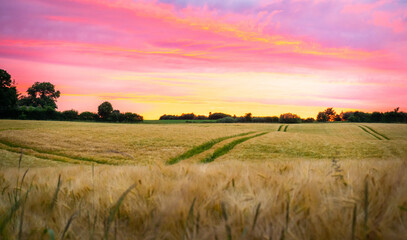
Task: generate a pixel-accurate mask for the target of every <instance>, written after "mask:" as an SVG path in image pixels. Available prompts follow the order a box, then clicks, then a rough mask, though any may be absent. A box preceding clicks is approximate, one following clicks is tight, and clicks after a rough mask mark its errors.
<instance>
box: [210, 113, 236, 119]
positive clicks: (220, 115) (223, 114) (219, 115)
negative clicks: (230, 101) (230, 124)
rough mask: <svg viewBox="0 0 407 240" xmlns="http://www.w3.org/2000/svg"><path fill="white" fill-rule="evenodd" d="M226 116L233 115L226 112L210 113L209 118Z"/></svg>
mask: <svg viewBox="0 0 407 240" xmlns="http://www.w3.org/2000/svg"><path fill="white" fill-rule="evenodd" d="M225 117H231V115H229V114H225V113H209V117H208V119H210V120H217V119H221V118H225Z"/></svg>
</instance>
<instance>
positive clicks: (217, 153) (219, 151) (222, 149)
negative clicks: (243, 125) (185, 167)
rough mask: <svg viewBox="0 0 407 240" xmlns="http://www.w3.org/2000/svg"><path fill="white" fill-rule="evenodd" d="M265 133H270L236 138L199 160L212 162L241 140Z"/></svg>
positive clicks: (257, 135) (260, 134)
mask: <svg viewBox="0 0 407 240" xmlns="http://www.w3.org/2000/svg"><path fill="white" fill-rule="evenodd" d="M267 133H270V132H262V133H259V134H256V135H254V136H249V137H243V138H239V139H236V140H234V141H232V142H230V143H228V144H226V145H225V146H223V147H220V148H218V149H216V150H215V152H213V154H212V155H210V156H208V157H206V158H205V159H203V160H201V162H202V163H210V162H213V161H214V160H215V159H216V158H218V157H220V156H223V155H225V154H227V153H228V152H230V151H231V150H232V149H233V148H234V147H235V146H236V145H238V144H240V143H243V142H245V141H247V140H250V139H252V138H255V137H260V136H263V135H265V134H267Z"/></svg>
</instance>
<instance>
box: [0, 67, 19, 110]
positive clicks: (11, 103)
mask: <svg viewBox="0 0 407 240" xmlns="http://www.w3.org/2000/svg"><path fill="white" fill-rule="evenodd" d="M17 101H18V93H17V89H16V87H15V86H13V82H12V80H11V76H10V74H9V73H8V72H7V71H5V70H3V69H0V113H1V115H2V116H8V117H10V114H8V113H10V111H11V110H12V109H14V108H15V107H16V105H17Z"/></svg>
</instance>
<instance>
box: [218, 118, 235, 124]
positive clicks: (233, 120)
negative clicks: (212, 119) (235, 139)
mask: <svg viewBox="0 0 407 240" xmlns="http://www.w3.org/2000/svg"><path fill="white" fill-rule="evenodd" d="M216 122H217V123H235V122H237V120H236V119H235V118H232V117H224V118H220V119H217V120H216Z"/></svg>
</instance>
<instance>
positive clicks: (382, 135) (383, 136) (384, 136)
mask: <svg viewBox="0 0 407 240" xmlns="http://www.w3.org/2000/svg"><path fill="white" fill-rule="evenodd" d="M363 126H364V127H366V128H368V129H369V130H370V131H372V132H374V133H376V134H377V135H379V136H381V137H382V138H384V139H386V140H390V138H388V137H387V136H386V135H384V134H382V133H379V132H377V131H376V130H374V129H373V128H371V127H369V126H366V125H363Z"/></svg>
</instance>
